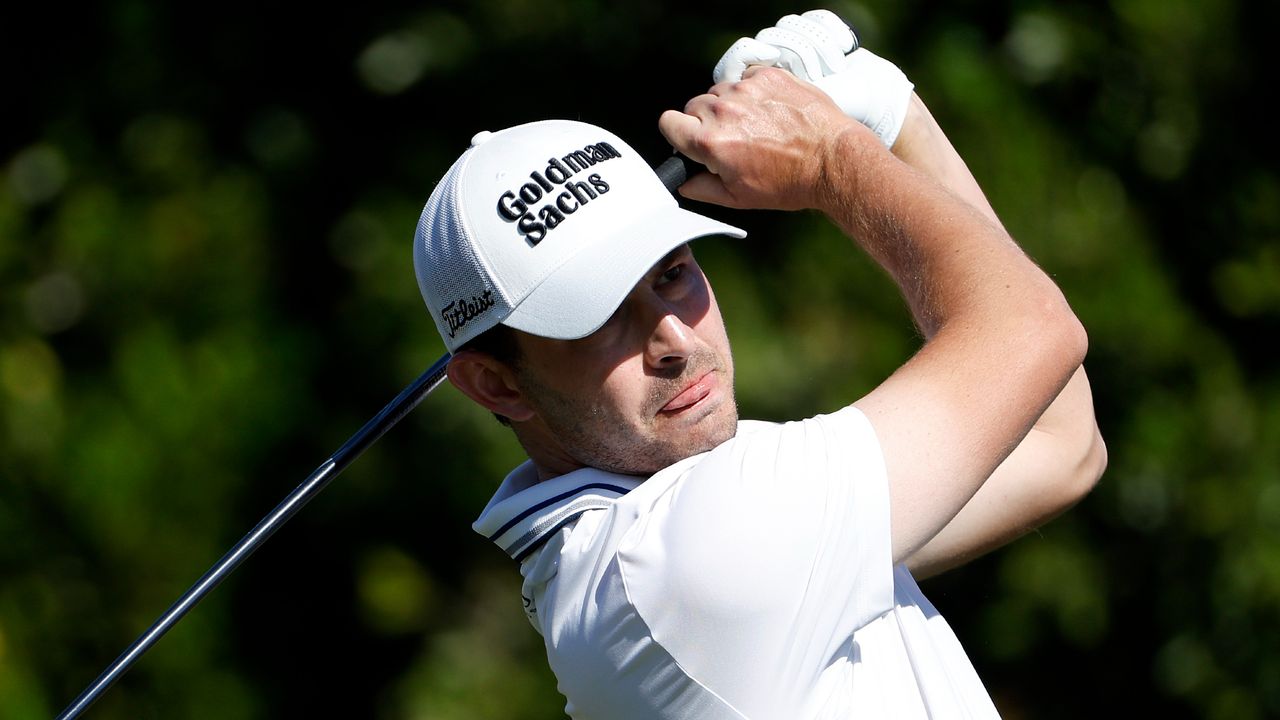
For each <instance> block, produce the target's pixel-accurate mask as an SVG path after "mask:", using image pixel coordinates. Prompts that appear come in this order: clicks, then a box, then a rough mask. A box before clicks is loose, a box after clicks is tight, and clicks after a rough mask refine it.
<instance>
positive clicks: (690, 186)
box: [680, 172, 738, 208]
mask: <svg viewBox="0 0 1280 720" xmlns="http://www.w3.org/2000/svg"><path fill="white" fill-rule="evenodd" d="M680 194H681V195H683V196H684V197H686V198H688V199H690V200H697V201H698V202H705V203H713V204H715V205H723V206H725V207H731V208H736V207H738V201H737V200H735V199H734V197H733V195H732V194H731V193H730V192H729V190H728V188H726V187H725V186H724V182H723V181H722V180H721V179H720V176H719V175H714V174H712V173H709V172H704V173H698V174H697V175H694V176H693V177H691V178H689V179H688V180H687V181H686V182H685V184H683V185H681V186H680Z"/></svg>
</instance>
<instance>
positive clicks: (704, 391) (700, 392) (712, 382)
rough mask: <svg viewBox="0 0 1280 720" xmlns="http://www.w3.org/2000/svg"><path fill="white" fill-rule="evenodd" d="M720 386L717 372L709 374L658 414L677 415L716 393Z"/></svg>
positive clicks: (693, 383) (690, 385)
mask: <svg viewBox="0 0 1280 720" xmlns="http://www.w3.org/2000/svg"><path fill="white" fill-rule="evenodd" d="M718 385H719V381H718V380H717V379H716V374H715V372H714V371H713V372H708V373H707V374H705V375H703V376H702V377H700V378H698V379H697V380H694V381H693V382H692V383H690V384H689V386H688V387H686V388H685V389H683V390H681V391H680V394H679V395H676V396H675V397H673V398H671V400H670V401H668V402H667V404H666V405H663V406H662V408H661V409H659V410H658V412H663V413H677V412H680V411H682V410H686V409H688V408H691V407H693V406H694V405H697V404H698V403H700V402H702V401H703V400H704V399H705V398H706V397H707V396H709V395H711V393H713V392H715V389H716V387H717V386H718Z"/></svg>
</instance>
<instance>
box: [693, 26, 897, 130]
mask: <svg viewBox="0 0 1280 720" xmlns="http://www.w3.org/2000/svg"><path fill="white" fill-rule="evenodd" d="M751 65H766V66H772V67H779V68H782V69H784V70H786V71H788V72H790V73H791V74H793V75H795V76H796V77H798V78H801V79H804V80H808V81H809V82H812V83H813V84H814V85H817V86H818V88H819V89H821V90H822V91H823V92H825V93H826V94H827V95H828V96H830V97H831V99H832V100H834V101H835V103H836V105H837V106H839V108H840V109H841V110H843V111H844V114H845V115H847V116H849V117H851V118H853V119H854V120H857V121H858V122H860V123H862V124H863V125H866V126H867V127H869V128H871V131H872V132H874V133H875V134H876V136H877V137H879V138H880V140H881V142H883V143H884V146H885V147H888V148H891V147H893V143H894V141H895V140H897V139H898V133H899V131H901V130H902V123H903V121H904V120H905V119H906V117H907V103H908V102H910V100H911V91H912V89H913V88H914V87H915V86H914V85H912V84H911V81H910V80H908V79H907V76H906V75H904V74H903V72H902V71H901V70H899V69H898V66H896V65H894V64H893V63H891V62H889V61H888V60H885V59H884V58H881V57H879V56H877V55H874V54H872V52H871V51H870V50H867V49H866V48H860V47H858V38H857V37H856V36H855V35H854V34H853V31H852V30H850V29H849V26H848V25H846V24H845V23H844V21H843V20H841V19H840V18H839V17H837V16H836V14H835V13H833V12H831V11H829V10H810V11H809V12H807V13H805V14H803V15H788V16H786V17H784V18H782V19H781V20H779V21H778V24H777V25H775V26H773V27H770V28H765V29H764V30H761V31H760V32H759V33H758V34H756V36H755V37H754V38H742V39H740V40H738V41H737V42H736V43H734V44H733V46H732V47H730V48H729V50H728V52H726V53H725V54H724V56H723V57H721V58H720V62H718V63H716V68H715V70H714V71H713V72H712V77H713V78H714V79H715V82H723V81H726V80H728V81H731V82H737V81H738V80H741V79H742V73H743V72H744V71H746V69H747V67H749V66H751Z"/></svg>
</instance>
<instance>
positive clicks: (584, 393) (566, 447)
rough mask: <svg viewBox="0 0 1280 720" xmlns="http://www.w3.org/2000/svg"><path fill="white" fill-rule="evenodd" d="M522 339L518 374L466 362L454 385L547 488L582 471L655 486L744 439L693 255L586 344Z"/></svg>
mask: <svg viewBox="0 0 1280 720" xmlns="http://www.w3.org/2000/svg"><path fill="white" fill-rule="evenodd" d="M517 338H518V343H519V348H520V361H519V362H518V363H517V364H516V366H515V367H514V368H512V367H508V366H506V365H504V364H502V363H498V362H497V361H495V360H493V359H492V358H489V357H488V356H486V355H482V354H480V353H475V352H464V353H459V354H458V355H457V356H455V359H454V362H453V363H452V364H451V366H450V379H451V380H452V381H453V382H454V384H455V385H458V386H459V388H460V389H462V391H463V392H465V393H466V394H467V395H469V396H471V397H472V399H475V400H476V401H477V402H480V404H482V405H484V406H486V407H488V408H489V409H490V410H492V411H494V412H497V413H499V414H502V415H505V416H506V417H507V418H509V419H510V420H511V424H512V428H513V429H514V430H515V433H516V436H517V438H518V439H519V440H520V443H521V444H522V445H523V446H524V448H525V450H526V452H528V454H529V457H530V459H531V460H532V461H533V463H534V465H535V466H536V467H537V469H538V474H539V477H540V479H547V478H550V477H555V476H557V475H562V474H565V473H568V472H572V471H573V470H577V469H579V468H582V467H594V468H599V469H602V470H608V471H611V472H618V473H624V474H628V475H642V476H643V475H651V474H653V473H654V472H657V471H658V470H661V469H662V468H664V467H667V466H668V465H671V464H672V463H675V462H677V461H679V460H682V459H684V458H687V457H689V456H691V455H696V454H698V453H700V452H704V451H707V450H710V449H712V448H714V447H716V446H717V445H719V444H720V443H722V442H724V441H725V440H728V439H729V438H731V437H733V435H734V433H735V432H736V430H737V421H738V411H737V406H736V405H735V403H734V399H733V360H732V355H731V353H730V349H729V338H728V335H727V334H726V332H725V328H724V321H723V319H722V318H721V316H720V308H719V306H718V305H717V304H716V300H715V295H714V293H713V292H712V290H711V286H710V285H709V283H708V282H707V279H706V276H704V275H703V273H702V269H701V268H700V267H699V266H698V264H697V262H696V261H695V260H694V258H693V253H692V252H691V251H690V250H689V248H688V246H687V245H684V246H681V247H679V248H677V249H676V250H674V251H672V252H671V253H670V254H668V255H667V256H666V257H664V258H663V259H662V260H661V261H660V262H658V263H657V264H655V265H654V266H653V267H652V268H651V269H650V270H649V272H648V273H646V274H645V276H644V277H643V278H641V279H640V281H639V282H638V283H637V284H636V285H635V287H634V289H633V290H632V291H631V293H630V294H629V295H628V296H627V298H626V299H625V300H624V301H623V303H622V305H621V306H619V307H618V309H617V311H616V312H615V313H614V314H613V316H612V317H610V318H609V320H608V321H607V322H606V323H605V324H604V325H603V326H602V327H601V328H600V329H598V330H597V331H595V332H594V333H592V334H591V335H588V336H587V337H584V338H581V339H577V340H554V339H550V338H543V337H537V336H534V335H529V334H526V333H517Z"/></svg>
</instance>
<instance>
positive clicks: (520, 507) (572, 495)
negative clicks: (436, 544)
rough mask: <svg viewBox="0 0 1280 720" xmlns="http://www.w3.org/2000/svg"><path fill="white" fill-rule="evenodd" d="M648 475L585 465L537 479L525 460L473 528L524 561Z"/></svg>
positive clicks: (610, 503) (531, 465)
mask: <svg viewBox="0 0 1280 720" xmlns="http://www.w3.org/2000/svg"><path fill="white" fill-rule="evenodd" d="M644 480H645V478H642V477H635V476H632V475H618V474H615V473H610V472H605V471H604V470H597V469H596V468H581V469H579V470H575V471H573V472H571V473H568V474H565V475H558V476H556V477H554V478H551V479H550V480H544V481H542V482H539V481H538V472H537V469H536V468H535V467H534V466H533V462H532V461H526V462H524V463H523V464H521V465H520V466H519V467H517V468H516V469H515V470H512V471H511V473H510V474H509V475H507V477H506V479H504V480H503V481H502V485H501V486H499V487H498V491H497V492H496V493H494V496H493V499H492V500H490V501H489V504H488V505H487V506H485V509H484V512H482V513H480V517H479V519H477V520H476V521H475V522H474V523H472V525H471V528H472V529H473V530H475V531H476V532H478V533H480V534H481V535H484V536H485V537H487V538H489V539H490V540H492V541H493V542H494V543H495V544H496V545H497V546H498V547H500V548H502V550H503V551H504V552H506V553H507V554H508V555H510V556H511V557H512V558H513V559H514V560H516V561H520V560H523V559H524V558H525V557H527V556H528V555H529V553H531V552H533V551H534V550H536V549H537V548H538V547H539V546H540V545H541V544H542V543H543V541H545V540H546V539H547V538H548V537H549V536H551V535H552V534H554V533H555V532H556V531H558V530H559V529H560V528H562V527H564V525H565V524H566V523H568V522H570V521H572V520H573V519H575V518H577V517H578V516H579V515H581V514H582V513H584V512H586V511H587V510H599V509H605V508H608V507H611V506H612V505H613V503H614V502H615V501H616V500H617V499H618V498H620V497H622V496H623V495H626V494H627V493H628V492H630V491H631V490H632V489H634V488H635V487H636V486H638V485H639V484H640V483H642V482H644Z"/></svg>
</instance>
